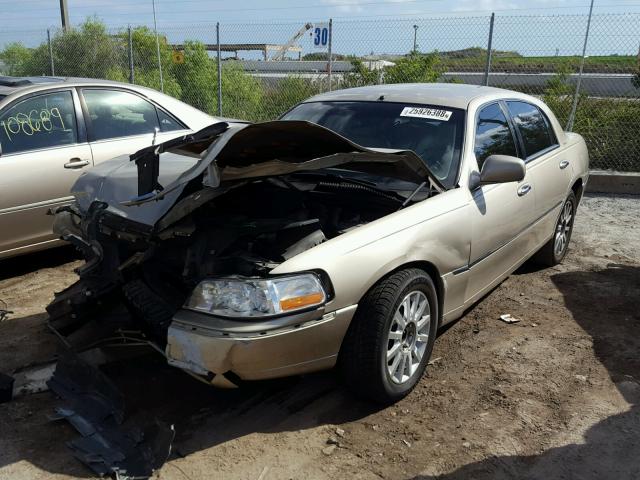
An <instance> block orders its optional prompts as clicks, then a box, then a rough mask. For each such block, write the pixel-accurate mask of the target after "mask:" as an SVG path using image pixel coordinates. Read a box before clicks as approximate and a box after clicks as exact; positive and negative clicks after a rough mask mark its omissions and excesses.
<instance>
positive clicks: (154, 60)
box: [104, 27, 182, 98]
mask: <svg viewBox="0 0 640 480" xmlns="http://www.w3.org/2000/svg"><path fill="white" fill-rule="evenodd" d="M131 40H132V44H133V72H134V77H135V83H136V85H142V86H143V87H149V88H153V89H155V90H160V68H159V66H158V51H157V49H158V47H157V46H156V34H155V32H153V31H152V30H151V29H150V28H148V27H136V28H134V29H132V31H131ZM114 41H115V42H116V43H117V44H118V45H121V46H122V47H123V49H124V50H123V56H122V62H121V63H119V64H118V65H116V66H115V70H114V71H113V72H110V75H111V76H107V77H104V78H108V79H109V80H118V81H122V82H127V81H128V79H129V59H128V48H129V46H128V45H129V32H128V31H126V30H123V31H121V32H120V33H118V34H117V35H115V36H114ZM158 44H159V47H160V65H161V66H162V83H163V86H164V93H166V94H167V95H171V96H172V97H176V98H181V95H182V87H181V85H180V82H179V81H178V80H177V79H176V78H175V76H174V75H173V67H174V64H173V60H172V53H173V50H172V48H171V46H170V45H169V44H168V42H167V39H166V37H164V36H160V37H159V42H158ZM118 72H120V73H118ZM114 75H120V76H121V77H120V78H117V77H115V76H114Z"/></svg>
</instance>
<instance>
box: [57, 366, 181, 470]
mask: <svg viewBox="0 0 640 480" xmlns="http://www.w3.org/2000/svg"><path fill="white" fill-rule="evenodd" d="M48 383H49V386H50V388H51V390H52V391H53V392H54V393H55V394H57V395H58V396H59V397H60V398H61V399H62V400H63V403H62V404H61V405H60V406H58V407H57V408H56V413H55V415H53V416H52V419H53V420H63V419H64V420H66V421H68V422H69V423H70V424H71V425H72V426H73V427H74V428H75V429H76V430H77V431H78V433H80V435H81V436H80V437H78V438H75V439H73V440H71V441H70V442H68V447H69V448H70V449H71V451H72V452H73V455H74V456H75V457H76V458H77V459H78V460H80V461H81V462H82V463H84V464H85V465H87V466H88V467H89V468H90V469H91V470H93V471H94V472H95V473H96V474H97V475H99V476H100V477H103V476H105V475H115V477H116V478H118V479H122V480H128V479H144V478H149V477H150V476H151V475H152V474H153V472H154V471H155V470H158V469H159V468H160V467H161V466H162V465H163V464H164V462H165V461H166V460H167V459H168V458H169V454H170V452H171V442H172V441H173V437H174V435H175V432H174V429H173V427H172V426H168V425H165V424H164V423H162V422H160V421H159V420H158V419H151V420H146V421H134V420H132V419H126V415H125V400H124V398H123V397H122V394H121V393H120V392H119V390H118V389H117V387H116V386H115V385H114V384H113V383H112V382H111V381H110V380H109V379H108V378H107V377H106V376H105V375H104V374H103V373H102V372H101V371H100V370H98V369H97V368H95V367H92V366H91V365H89V364H87V363H85V362H83V361H82V360H80V359H79V358H78V357H77V356H75V355H74V354H72V353H67V354H65V355H64V356H62V358H61V359H60V360H59V361H58V363H57V366H56V370H55V372H54V374H53V377H52V378H51V379H50V380H49V382H48Z"/></svg>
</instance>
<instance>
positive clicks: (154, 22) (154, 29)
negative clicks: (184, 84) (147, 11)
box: [151, 0, 164, 93]
mask: <svg viewBox="0 0 640 480" xmlns="http://www.w3.org/2000/svg"><path fill="white" fill-rule="evenodd" d="M151 5H152V6H153V31H154V32H155V34H156V53H157V54H158V71H159V72H160V91H161V92H162V93H164V79H163V78H162V60H161V59H160V39H159V38H158V23H157V22H156V1H155V0H151Z"/></svg>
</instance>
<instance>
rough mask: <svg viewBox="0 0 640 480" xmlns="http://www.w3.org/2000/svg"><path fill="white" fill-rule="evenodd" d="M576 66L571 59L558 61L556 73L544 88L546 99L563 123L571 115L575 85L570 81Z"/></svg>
mask: <svg viewBox="0 0 640 480" xmlns="http://www.w3.org/2000/svg"><path fill="white" fill-rule="evenodd" d="M574 70H575V66H574V65H572V63H571V62H569V61H564V62H560V63H558V66H557V67H556V73H555V74H554V75H553V77H551V78H550V79H549V80H547V83H546V85H545V89H544V95H543V98H544V101H545V103H546V104H547V105H548V106H549V108H550V109H551V110H552V111H553V113H555V115H556V116H557V117H558V120H560V122H561V123H563V124H564V123H565V122H566V121H567V119H568V117H569V111H570V109H571V104H572V102H573V94H574V92H575V87H574V86H573V85H572V84H571V83H570V82H569V80H570V78H571V73H572V72H573V71H574Z"/></svg>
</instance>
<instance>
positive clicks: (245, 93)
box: [212, 61, 264, 121]
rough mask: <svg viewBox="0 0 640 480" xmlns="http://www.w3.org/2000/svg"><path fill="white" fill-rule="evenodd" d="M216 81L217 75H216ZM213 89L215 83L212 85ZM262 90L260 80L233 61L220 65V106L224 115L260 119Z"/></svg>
mask: <svg viewBox="0 0 640 480" xmlns="http://www.w3.org/2000/svg"><path fill="white" fill-rule="evenodd" d="M216 81H217V76H216ZM212 87H213V88H212V90H214V91H215V83H214V84H213V85H212ZM263 97H264V92H263V88H262V84H261V83H260V80H257V79H255V78H254V77H252V76H250V75H247V74H246V73H245V72H244V70H243V69H242V66H241V65H240V64H239V63H237V62H234V61H227V62H224V64H223V65H222V107H223V114H224V116H225V117H232V118H239V119H243V120H252V121H253V120H260V119H261V111H262V105H263Z"/></svg>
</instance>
